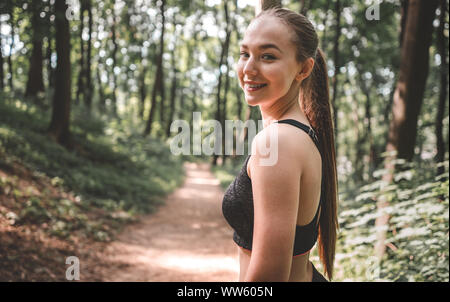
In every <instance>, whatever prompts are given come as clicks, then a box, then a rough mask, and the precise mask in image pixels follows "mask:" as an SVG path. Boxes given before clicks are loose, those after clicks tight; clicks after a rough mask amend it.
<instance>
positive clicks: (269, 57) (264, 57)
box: [262, 54, 275, 60]
mask: <svg viewBox="0 0 450 302" xmlns="http://www.w3.org/2000/svg"><path fill="white" fill-rule="evenodd" d="M262 58H263V59H264V60H274V59H275V57H274V56H272V55H268V54H264V55H262Z"/></svg>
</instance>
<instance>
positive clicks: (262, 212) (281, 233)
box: [246, 131, 301, 281]
mask: <svg viewBox="0 0 450 302" xmlns="http://www.w3.org/2000/svg"><path fill="white" fill-rule="evenodd" d="M255 139H256V140H266V139H267V137H264V136H263V135H262V136H260V137H258V136H257V137H255ZM260 143H261V141H260ZM257 146H258V143H257V144H256V145H255V147H256V148H255V152H254V154H252V164H251V167H250V172H251V180H252V189H253V200H254V228H253V246H252V255H251V260H250V265H249V269H248V271H247V274H246V280H247V281H258V280H261V281H283V280H285V281H287V280H288V278H289V274H290V268H291V264H292V254H293V246H294V239H295V226H296V222H297V211H298V200H299V194H300V177H301V165H300V161H299V160H298V158H299V157H301V155H299V153H298V152H299V150H298V149H299V148H298V147H296V144H295V143H292V136H290V135H288V133H282V132H281V131H279V135H278V146H279V147H278V150H277V152H278V158H277V160H276V161H275V163H274V164H273V165H267V166H265V165H261V164H260V163H261V160H262V159H263V158H264V156H263V155H262V154H261V153H260V152H259V150H258V147H257Z"/></svg>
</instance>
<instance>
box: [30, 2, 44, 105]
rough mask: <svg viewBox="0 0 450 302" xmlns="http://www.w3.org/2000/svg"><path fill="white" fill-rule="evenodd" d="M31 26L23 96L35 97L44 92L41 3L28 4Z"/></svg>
mask: <svg viewBox="0 0 450 302" xmlns="http://www.w3.org/2000/svg"><path fill="white" fill-rule="evenodd" d="M29 7H30V10H31V14H32V17H31V26H32V31H33V33H32V45H33V46H32V47H33V49H32V51H31V57H30V68H29V70H28V81H27V87H26V90H25V96H31V97H36V96H37V94H38V93H39V92H44V78H43V73H42V68H43V63H42V60H43V56H42V40H43V38H44V32H45V31H44V26H45V24H44V22H42V21H41V20H42V18H41V17H40V14H41V11H42V8H43V5H42V2H41V1H32V2H31V3H30V6H29Z"/></svg>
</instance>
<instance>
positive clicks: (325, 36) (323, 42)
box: [320, 0, 330, 49]
mask: <svg viewBox="0 0 450 302" xmlns="http://www.w3.org/2000/svg"><path fill="white" fill-rule="evenodd" d="M329 8H330V0H327V2H326V5H325V9H324V11H325V18H324V20H323V22H322V23H323V34H322V41H321V42H322V45H321V46H320V48H321V49H325V47H326V45H327V44H326V42H327V20H328V9H329Z"/></svg>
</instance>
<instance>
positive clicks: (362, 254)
mask: <svg viewBox="0 0 450 302" xmlns="http://www.w3.org/2000/svg"><path fill="white" fill-rule="evenodd" d="M441 165H444V166H445V168H446V172H445V173H444V174H442V175H439V176H437V177H436V176H435V173H436V170H437V166H436V164H434V163H432V162H426V163H422V164H421V165H419V164H417V163H409V164H405V163H400V164H398V167H397V171H400V172H397V173H396V174H395V175H394V181H393V183H391V184H388V183H386V182H384V181H383V180H382V179H381V177H382V175H383V174H385V173H386V171H384V170H378V171H376V172H375V173H374V174H375V175H376V177H377V179H378V180H376V181H374V182H372V183H369V184H367V185H364V186H362V187H361V188H360V190H359V194H358V195H357V196H356V197H354V198H352V197H350V196H348V197H344V198H341V209H342V211H341V212H340V214H339V222H340V233H339V239H338V255H337V262H338V265H337V267H338V270H339V272H338V274H339V275H340V278H342V280H348V279H350V280H354V281H374V280H390V281H447V282H448V280H449V271H448V267H449V259H448V257H449V243H448V232H449V180H448V161H446V162H444V163H441ZM380 200H385V201H388V202H389V206H388V207H386V208H385V212H386V213H388V214H389V216H390V220H389V227H388V230H387V240H386V245H387V251H386V255H385V257H384V258H383V259H382V260H381V261H378V259H377V258H376V257H375V255H374V249H373V247H374V244H375V242H376V231H377V228H376V226H375V219H376V218H377V217H378V216H379V215H380V214H381V213H380V212H379V211H377V205H376V202H377V201H380Z"/></svg>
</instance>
